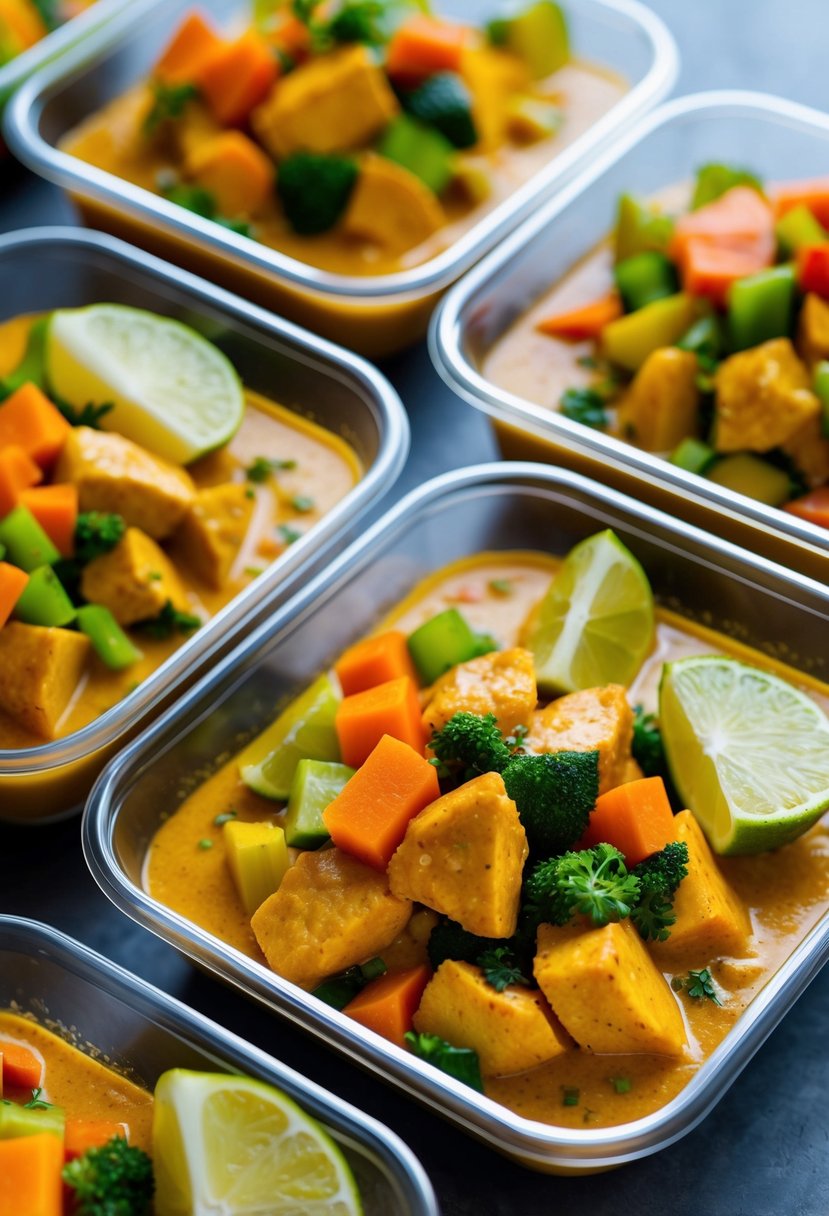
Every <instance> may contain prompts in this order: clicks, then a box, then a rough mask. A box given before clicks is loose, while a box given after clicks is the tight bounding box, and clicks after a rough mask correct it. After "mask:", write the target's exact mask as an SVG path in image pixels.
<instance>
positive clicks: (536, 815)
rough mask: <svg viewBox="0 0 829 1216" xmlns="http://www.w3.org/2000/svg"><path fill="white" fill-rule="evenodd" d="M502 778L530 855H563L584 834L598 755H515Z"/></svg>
mask: <svg viewBox="0 0 829 1216" xmlns="http://www.w3.org/2000/svg"><path fill="white" fill-rule="evenodd" d="M503 777H504V785H505V786H506V787H507V793H508V794H509V796H510V798H512V800H513V802H514V803H515V804H516V806H517V807H518V814H519V815H520V817H521V822H522V823H523V825H524V831H525V832H526V833H527V842H528V844H529V846H530V854H531V855H534V856H536V857H552V856H554V855H555V854H556V853H563V852H564V850H565V849H569V848H571V846H572V845H574V844H575V843H576V841H577V840H579V838H580V837H581V836H582V835H583V834H584V831H585V829H586V828H587V824H588V820H589V819H590V812H591V811H592V810H593V807H594V806H595V804H596V798H597V797H598V794H599V753H598V752H554V753H552V754H545V755H541V756H514V757H513V758H512V759H511V760H510V762H509V764H508V765H507V766H506V768H505V769H504V770H503Z"/></svg>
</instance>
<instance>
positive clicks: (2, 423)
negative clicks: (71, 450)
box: [0, 382, 69, 469]
mask: <svg viewBox="0 0 829 1216" xmlns="http://www.w3.org/2000/svg"><path fill="white" fill-rule="evenodd" d="M68 434H69V424H68V423H67V421H66V419H65V418H64V417H63V416H62V415H61V412H60V410H59V409H57V407H56V406H55V405H53V404H52V402H51V401H50V400H49V398H48V397H47V396H46V395H45V394H44V393H43V392H42V391H41V390H40V389H39V388H38V387H37V385H36V384H32V383H31V382H27V383H26V384H23V385H21V386H20V388H18V389H16V390H15V392H13V393H12V394H11V396H10V397H7V398H6V400H5V401H4V402H3V404H2V405H0V448H2V447H5V446H6V444H9V443H15V444H17V445H18V446H19V447H21V448H23V450H24V451H25V452H27V453H28V455H29V456H31V458H32V460H34V462H35V463H36V464H39V465H40V467H41V468H42V469H50V468H51V467H52V465H53V464H54V463H55V461H56V460H57V458H58V455H59V453H60V450H61V448H62V447H63V445H64V443H65V442H66V437H67V435H68Z"/></svg>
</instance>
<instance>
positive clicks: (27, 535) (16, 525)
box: [0, 506, 60, 572]
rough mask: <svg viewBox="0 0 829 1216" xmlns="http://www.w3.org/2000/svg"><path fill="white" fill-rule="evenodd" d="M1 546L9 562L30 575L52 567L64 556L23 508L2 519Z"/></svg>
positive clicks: (0, 522)
mask: <svg viewBox="0 0 829 1216" xmlns="http://www.w3.org/2000/svg"><path fill="white" fill-rule="evenodd" d="M0 545H4V546H5V549H6V554H7V556H8V558H9V560H10V561H11V562H12V563H13V564H14V565H15V566H19V567H20V569H21V570H26V571H27V572H31V571H32V570H35V569H36V568H37V567H38V566H50V565H52V563H53V562H56V561H57V560H58V558H59V557H60V554H59V553H58V551H57V549H56V548H55V546H54V545H53V544H52V542H51V541H50V540H49V537H48V536H47V535H46V533H45V532H44V531H43V529H42V528H41V526H40V524H39V523H38V522H37V520H36V519H35V517H34V515H32V513H31V511H29V510H28V509H27V508H26V507H22V506H21V507H15V508H14V510H13V511H10V512H9V514H8V515H6V516H5V517H4V518H3V519H0Z"/></svg>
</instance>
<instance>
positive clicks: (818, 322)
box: [797, 292, 829, 366]
mask: <svg viewBox="0 0 829 1216" xmlns="http://www.w3.org/2000/svg"><path fill="white" fill-rule="evenodd" d="M797 349H798V350H799V351H800V355H801V357H802V358H803V359H805V360H806V362H807V363H808V364H809V366H811V365H812V364H814V363H819V362H820V360H821V359H829V303H827V302H826V300H822V299H821V298H820V296H816V295H814V293H812V292H810V293H809V294H808V295H807V296H806V299H805V300H804V301H803V307H802V308H801V310H800V322H799V324H798V330H797Z"/></svg>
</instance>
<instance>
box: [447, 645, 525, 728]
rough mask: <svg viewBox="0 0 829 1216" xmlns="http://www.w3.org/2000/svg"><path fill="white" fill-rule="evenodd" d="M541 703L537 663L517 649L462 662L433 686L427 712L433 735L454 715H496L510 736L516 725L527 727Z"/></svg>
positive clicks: (515, 647)
mask: <svg viewBox="0 0 829 1216" xmlns="http://www.w3.org/2000/svg"><path fill="white" fill-rule="evenodd" d="M537 702H538V690H537V688H536V683H535V664H534V663H533V657H532V655H531V654H530V652H529V650H524V649H523V648H522V647H520V646H513V647H512V648H511V649H510V650H494V651H493V652H492V653H491V654H485V655H482V656H481V657H480V658H478V659H470V660H469V661H468V662H467V663H458V665H457V666H456V667H453V668H452V669H451V670H450V671H447V673H446V675H445V676H441V677H440V679H439V680H436V681H435V683H434V684H433V686H432V691H431V697H430V700H429V702H428V704H427V706H426V708H425V710H424V711H423V725H424V726H425V728H426V730H427V731H429V732H432V731H437V730H440V728H441V727H442V726H445V725H446V723H447V722H448V721H449V719H450V718H451V717H452V715H453V714H456V713H458V712H460V711H461V710H465V711H466V712H468V713H471V714H480V715H481V716H483V715H484V714H494V715H495V717H496V718H497V720H498V726H499V727H500V728H501V730H502V731H503V732H504V734H505V735H508V734H509V733H510V732H511V731H513V730H515V728H516V726H526V725H527V724H528V723H529V721H530V715H531V714H532V712H533V710H534V709H535V707H536V704H537Z"/></svg>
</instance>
